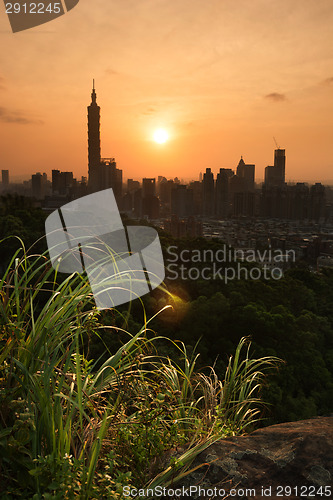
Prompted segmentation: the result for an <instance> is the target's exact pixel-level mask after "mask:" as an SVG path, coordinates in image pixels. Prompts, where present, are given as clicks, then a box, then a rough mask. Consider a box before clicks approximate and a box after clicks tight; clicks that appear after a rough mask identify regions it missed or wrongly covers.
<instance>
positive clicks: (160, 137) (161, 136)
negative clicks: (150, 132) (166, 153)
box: [154, 128, 169, 144]
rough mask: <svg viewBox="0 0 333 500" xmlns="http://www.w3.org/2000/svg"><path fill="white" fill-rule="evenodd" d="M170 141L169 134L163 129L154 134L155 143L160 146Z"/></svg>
mask: <svg viewBox="0 0 333 500" xmlns="http://www.w3.org/2000/svg"><path fill="white" fill-rule="evenodd" d="M168 139H169V134H168V132H167V131H166V130H164V129H163V128H159V129H157V130H155V132H154V141H155V142H157V143H158V144H163V143H164V142H166V141H167V140H168Z"/></svg>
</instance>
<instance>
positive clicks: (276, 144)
mask: <svg viewBox="0 0 333 500" xmlns="http://www.w3.org/2000/svg"><path fill="white" fill-rule="evenodd" d="M273 139H274V142H275V146H276V148H277V149H280V146H279V145H278V143H277V142H276V139H275V137H274V136H273Z"/></svg>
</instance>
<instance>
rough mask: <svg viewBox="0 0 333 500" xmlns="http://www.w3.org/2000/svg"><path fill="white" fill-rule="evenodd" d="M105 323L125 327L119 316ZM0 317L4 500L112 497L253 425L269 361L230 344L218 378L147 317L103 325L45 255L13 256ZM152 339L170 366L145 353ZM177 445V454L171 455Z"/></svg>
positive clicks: (78, 282) (81, 288) (0, 489)
mask: <svg viewBox="0 0 333 500" xmlns="http://www.w3.org/2000/svg"><path fill="white" fill-rule="evenodd" d="M114 317H115V318H117V320H119V321H120V319H121V321H123V322H124V323H126V324H131V325H132V326H133V327H135V326H136V323H135V322H131V321H129V317H128V315H126V314H125V313H123V314H118V313H114ZM144 317H145V314H144ZM0 318H1V320H0V474H1V477H2V482H1V485H0V494H1V498H7V499H11V498H18V497H20V498H33V499H42V498H45V499H47V498H65V499H66V498H68V499H70V498H75V497H78V498H96V499H97V498H114V499H117V498H122V493H121V492H122V487H123V486H124V485H128V484H134V485H135V486H137V487H144V486H145V485H147V484H148V483H149V484H153V483H154V481H155V483H156V482H161V481H164V482H168V481H169V480H170V478H171V477H174V476H177V477H178V476H179V475H181V474H184V473H185V471H186V468H187V467H189V466H190V463H191V461H192V460H193V458H194V457H195V456H196V454H197V453H198V452H199V451H200V450H202V449H204V448H205V447H206V446H208V445H209V444H210V443H211V442H213V441H214V440H216V439H218V438H220V437H223V436H225V435H227V434H230V433H239V432H242V431H243V430H244V428H246V427H247V426H248V425H250V424H251V423H252V422H253V421H254V420H255V418H254V417H257V411H258V408H259V406H260V399H259V396H260V388H261V385H262V375H263V372H264V370H266V369H269V368H271V367H272V366H275V365H276V364H277V362H278V360H277V359H275V358H273V357H271V358H266V359H263V360H251V359H250V358H249V356H248V353H247V354H245V355H244V356H242V354H241V353H242V349H243V346H244V344H245V340H242V341H241V343H240V345H239V348H238V349H237V351H236V355H235V359H234V360H233V361H230V362H229V365H228V370H227V373H226V377H225V381H221V380H219V378H218V376H217V375H216V373H215V371H214V370H213V369H212V368H211V369H210V370H209V371H208V373H204V372H200V371H198V370H197V369H196V362H197V359H198V355H196V354H195V353H193V354H192V355H188V352H187V350H186V348H185V346H184V345H183V344H182V343H178V342H170V341H169V340H167V339H163V338H160V337H156V336H155V335H154V334H153V332H150V331H149V321H147V320H145V321H144V324H143V326H142V327H141V328H139V329H138V330H137V331H136V332H134V333H130V332H126V331H125V330H124V329H122V328H118V327H117V329H115V328H114V326H113V325H110V324H103V323H102V322H101V320H102V319H104V318H105V314H104V313H99V312H98V311H96V309H95V308H94V306H93V303H92V301H91V293H90V287H89V285H88V282H87V279H86V277H85V276H81V275H76V274H74V275H71V276H67V277H66V278H61V279H59V276H58V274H57V272H56V271H54V270H53V269H52V267H51V266H50V262H49V261H48V259H47V258H46V257H45V256H43V255H37V256H32V257H28V256H27V255H26V254H25V253H24V252H21V251H20V250H18V251H17V252H15V253H14V255H13V257H12V259H11V260H10V263H9V266H8V268H7V269H6V270H5V272H4V275H3V277H2V279H1V281H0ZM152 321H154V316H153V317H152ZM116 330H117V331H118V332H119V331H121V334H122V338H123V339H125V340H124V342H122V343H121V345H120V346H119V347H117V349H116V350H114V351H113V352H107V353H105V356H104V357H103V359H102V360H97V361H96V362H95V361H93V360H91V359H88V358H87V356H86V349H87V339H88V340H89V339H91V338H92V337H93V336H96V339H99V341H101V339H102V337H103V333H104V332H106V331H109V332H110V331H112V332H114V331H116ZM102 340H103V339H102ZM161 342H164V343H166V342H169V344H170V345H171V351H174V352H177V354H178V357H177V360H172V359H171V358H170V357H169V356H164V355H163V356H162V355H161V354H160V353H159V352H158V351H156V348H157V347H158V345H161ZM179 447H181V448H182V450H183V452H182V456H181V457H173V456H172V451H171V450H172V449H176V448H179ZM170 460H171V463H170V465H169V462H170ZM154 476H156V477H155V479H154Z"/></svg>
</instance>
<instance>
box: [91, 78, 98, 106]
mask: <svg viewBox="0 0 333 500" xmlns="http://www.w3.org/2000/svg"><path fill="white" fill-rule="evenodd" d="M96 99H97V96H96V91H95V79H93V88H92V93H91V104H96Z"/></svg>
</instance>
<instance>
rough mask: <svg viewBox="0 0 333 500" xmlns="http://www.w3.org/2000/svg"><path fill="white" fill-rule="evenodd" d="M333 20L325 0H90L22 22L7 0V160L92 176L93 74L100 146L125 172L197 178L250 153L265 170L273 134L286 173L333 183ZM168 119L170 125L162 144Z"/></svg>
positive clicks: (1, 83) (2, 122)
mask: <svg viewBox="0 0 333 500" xmlns="http://www.w3.org/2000/svg"><path fill="white" fill-rule="evenodd" d="M108 19H110V23H109V24H108V21H107V20H108ZM332 22H333V6H332V3H331V2H330V1H327V0H320V1H318V2H312V1H305V2H304V1H298V0H296V1H295V2H293V3H292V4H291V3H290V2H289V1H286V0H283V1H281V2H277V1H275V0H273V1H272V2H269V4H268V3H267V2H263V1H262V0H255V1H254V2H246V1H245V0H240V1H238V2H237V3H236V4H235V3H232V2H231V1H229V0H226V1H225V2H220V1H216V0H211V2H210V3H209V5H208V7H207V4H203V3H202V2H199V1H192V2H189V1H188V0H182V1H181V2H179V3H177V5H175V4H172V3H170V2H168V1H164V0H161V1H159V2H156V3H155V2H151V1H148V0H143V1H142V2H140V3H139V4H137V3H136V2H134V1H128V2H126V4H120V3H116V2H106V1H105V0H96V1H95V2H94V8H92V7H91V3H89V2H88V1H87V0H81V1H80V4H79V5H78V7H77V8H76V9H73V11H71V12H70V13H68V14H67V15H66V16H63V17H61V18H59V19H57V20H55V21H54V22H52V24H51V23H50V25H45V26H41V27H37V28H34V29H32V30H29V31H27V32H24V33H19V34H15V35H13V33H11V30H10V25H9V22H8V19H7V18H6V15H5V12H4V7H3V6H2V5H1V10H0V37H1V39H2V44H3V46H6V52H3V53H2V55H1V71H0V96H1V98H0V133H1V137H2V140H1V142H2V159H1V169H6V170H7V169H8V170H9V171H10V177H11V179H12V180H15V177H17V176H20V177H22V176H25V178H27V176H29V175H31V173H33V172H36V171H41V172H46V173H48V174H49V175H50V174H51V171H52V170H53V169H59V170H61V171H73V172H74V175H75V177H77V178H80V177H81V176H86V175H87V132H86V112H85V104H86V97H87V93H88V92H89V91H90V89H91V82H92V79H93V78H94V77H95V79H96V87H97V91H98V96H99V100H100V103H101V106H102V113H101V123H102V125H101V130H102V136H103V142H102V157H104V156H106V152H107V154H108V155H110V156H112V157H115V158H116V159H117V165H118V167H119V168H120V169H122V170H123V171H124V172H125V173H126V177H128V178H134V179H141V178H142V177H157V176H158V175H165V176H166V177H168V178H173V177H175V176H179V177H181V178H183V179H185V180H190V179H197V178H198V175H199V172H204V171H205V169H206V168H211V169H212V171H213V172H214V173H215V174H216V173H218V172H219V169H220V168H233V169H235V168H236V166H237V164H238V161H239V158H240V156H241V155H242V156H243V157H244V159H245V161H246V162H249V163H251V164H252V163H254V164H255V165H256V180H263V179H264V171H265V168H266V167H267V166H268V165H271V164H272V163H273V159H272V150H273V149H274V148H275V143H274V139H273V137H276V141H277V143H278V145H279V146H280V147H281V148H283V149H286V150H287V151H288V163H287V170H286V172H287V175H286V180H287V181H297V180H300V181H305V182H323V183H325V184H330V183H333V173H332V172H333V171H332V166H333V164H332V158H331V146H330V143H331V139H330V135H331V129H332V125H333V118H332V116H333V114H332V89H333V76H332V72H331V68H332V58H333V57H332V50H331V43H330V40H331V38H332V35H331V26H332ZM83 31H85V32H86V37H85V41H84V43H82V40H81V41H80V44H78V43H77V42H76V41H75V40H76V39H75V37H73V34H75V33H78V34H82V33H83ZM80 38H82V37H80ZM157 128H164V129H165V130H166V131H167V132H168V133H169V140H168V141H166V142H165V143H163V144H159V143H157V142H155V141H154V139H153V136H154V132H155V131H156V129H157ZM180 172H181V174H180Z"/></svg>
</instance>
